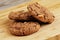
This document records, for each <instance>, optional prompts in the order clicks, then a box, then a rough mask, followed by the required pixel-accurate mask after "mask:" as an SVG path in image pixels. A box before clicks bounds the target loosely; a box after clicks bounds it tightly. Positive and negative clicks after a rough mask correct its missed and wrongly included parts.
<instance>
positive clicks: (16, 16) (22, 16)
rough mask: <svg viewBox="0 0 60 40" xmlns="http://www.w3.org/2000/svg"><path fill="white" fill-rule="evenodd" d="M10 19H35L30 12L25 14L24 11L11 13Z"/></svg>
mask: <svg viewBox="0 0 60 40" xmlns="http://www.w3.org/2000/svg"><path fill="white" fill-rule="evenodd" d="M8 17H9V19H11V20H32V19H33V18H32V17H31V15H30V13H29V12H28V11H27V12H25V11H24V10H22V11H17V12H11V13H10V14H9V16H8Z"/></svg>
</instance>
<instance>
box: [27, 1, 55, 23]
mask: <svg viewBox="0 0 60 40" xmlns="http://www.w3.org/2000/svg"><path fill="white" fill-rule="evenodd" d="M27 9H28V10H29V11H30V13H31V15H32V16H33V17H34V18H36V19H37V20H39V21H41V22H44V23H52V22H53V21H54V18H55V17H54V15H53V14H52V13H51V12H50V11H49V10H48V9H47V8H45V7H43V6H42V5H40V4H38V3H37V2H36V3H33V4H30V5H29V6H28V7H27Z"/></svg>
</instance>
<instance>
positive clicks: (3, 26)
mask: <svg viewBox="0 0 60 40" xmlns="http://www.w3.org/2000/svg"><path fill="white" fill-rule="evenodd" d="M38 2H39V3H40V4H41V5H43V6H45V7H47V8H48V9H49V10H50V11H51V12H53V14H54V16H55V21H54V22H53V23H52V24H48V25H42V27H41V29H40V30H39V31H38V32H36V33H34V34H32V35H29V36H23V37H21V36H20V37H18V36H13V35H11V34H10V33H9V32H8V30H7V28H8V26H7V25H8V24H9V19H8V13H10V12H11V11H18V10H22V9H24V10H26V6H25V4H24V5H22V6H21V5H18V6H15V7H12V8H9V9H6V10H4V11H2V10H1V11H0V40H44V39H47V38H49V37H52V36H54V35H57V34H60V0H40V1H38ZM28 4H29V3H28ZM23 6H24V7H23Z"/></svg>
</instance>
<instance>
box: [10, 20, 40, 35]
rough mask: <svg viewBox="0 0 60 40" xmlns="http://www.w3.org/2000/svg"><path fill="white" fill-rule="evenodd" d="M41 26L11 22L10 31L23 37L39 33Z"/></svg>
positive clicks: (35, 23)
mask: <svg viewBox="0 0 60 40" xmlns="http://www.w3.org/2000/svg"><path fill="white" fill-rule="evenodd" d="M39 29H40V24H39V23H37V22H16V21H14V22H11V24H10V26H9V31H10V33H11V34H13V35H17V36H23V35H29V34H32V33H35V32H37V31H38V30H39Z"/></svg>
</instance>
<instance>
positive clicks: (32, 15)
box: [8, 2, 55, 36]
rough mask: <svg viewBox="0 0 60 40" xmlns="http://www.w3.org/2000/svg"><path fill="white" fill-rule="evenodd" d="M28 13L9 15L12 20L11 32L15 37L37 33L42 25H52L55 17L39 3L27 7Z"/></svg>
mask: <svg viewBox="0 0 60 40" xmlns="http://www.w3.org/2000/svg"><path fill="white" fill-rule="evenodd" d="M27 9H28V11H24V10H21V11H17V12H11V13H10V14H9V16H8V17H9V19H10V20H12V21H11V23H10V25H9V31H10V33H11V34H13V35H18V36H23V35H29V34H32V33H35V32H37V31H38V30H39V29H40V23H39V22H42V23H52V22H53V21H54V18H55V17H54V15H53V14H52V13H51V12H50V11H48V9H47V8H45V7H43V6H42V5H40V4H38V3H37V2H35V3H32V4H29V5H28V6H27ZM38 21H39V22H38Z"/></svg>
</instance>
